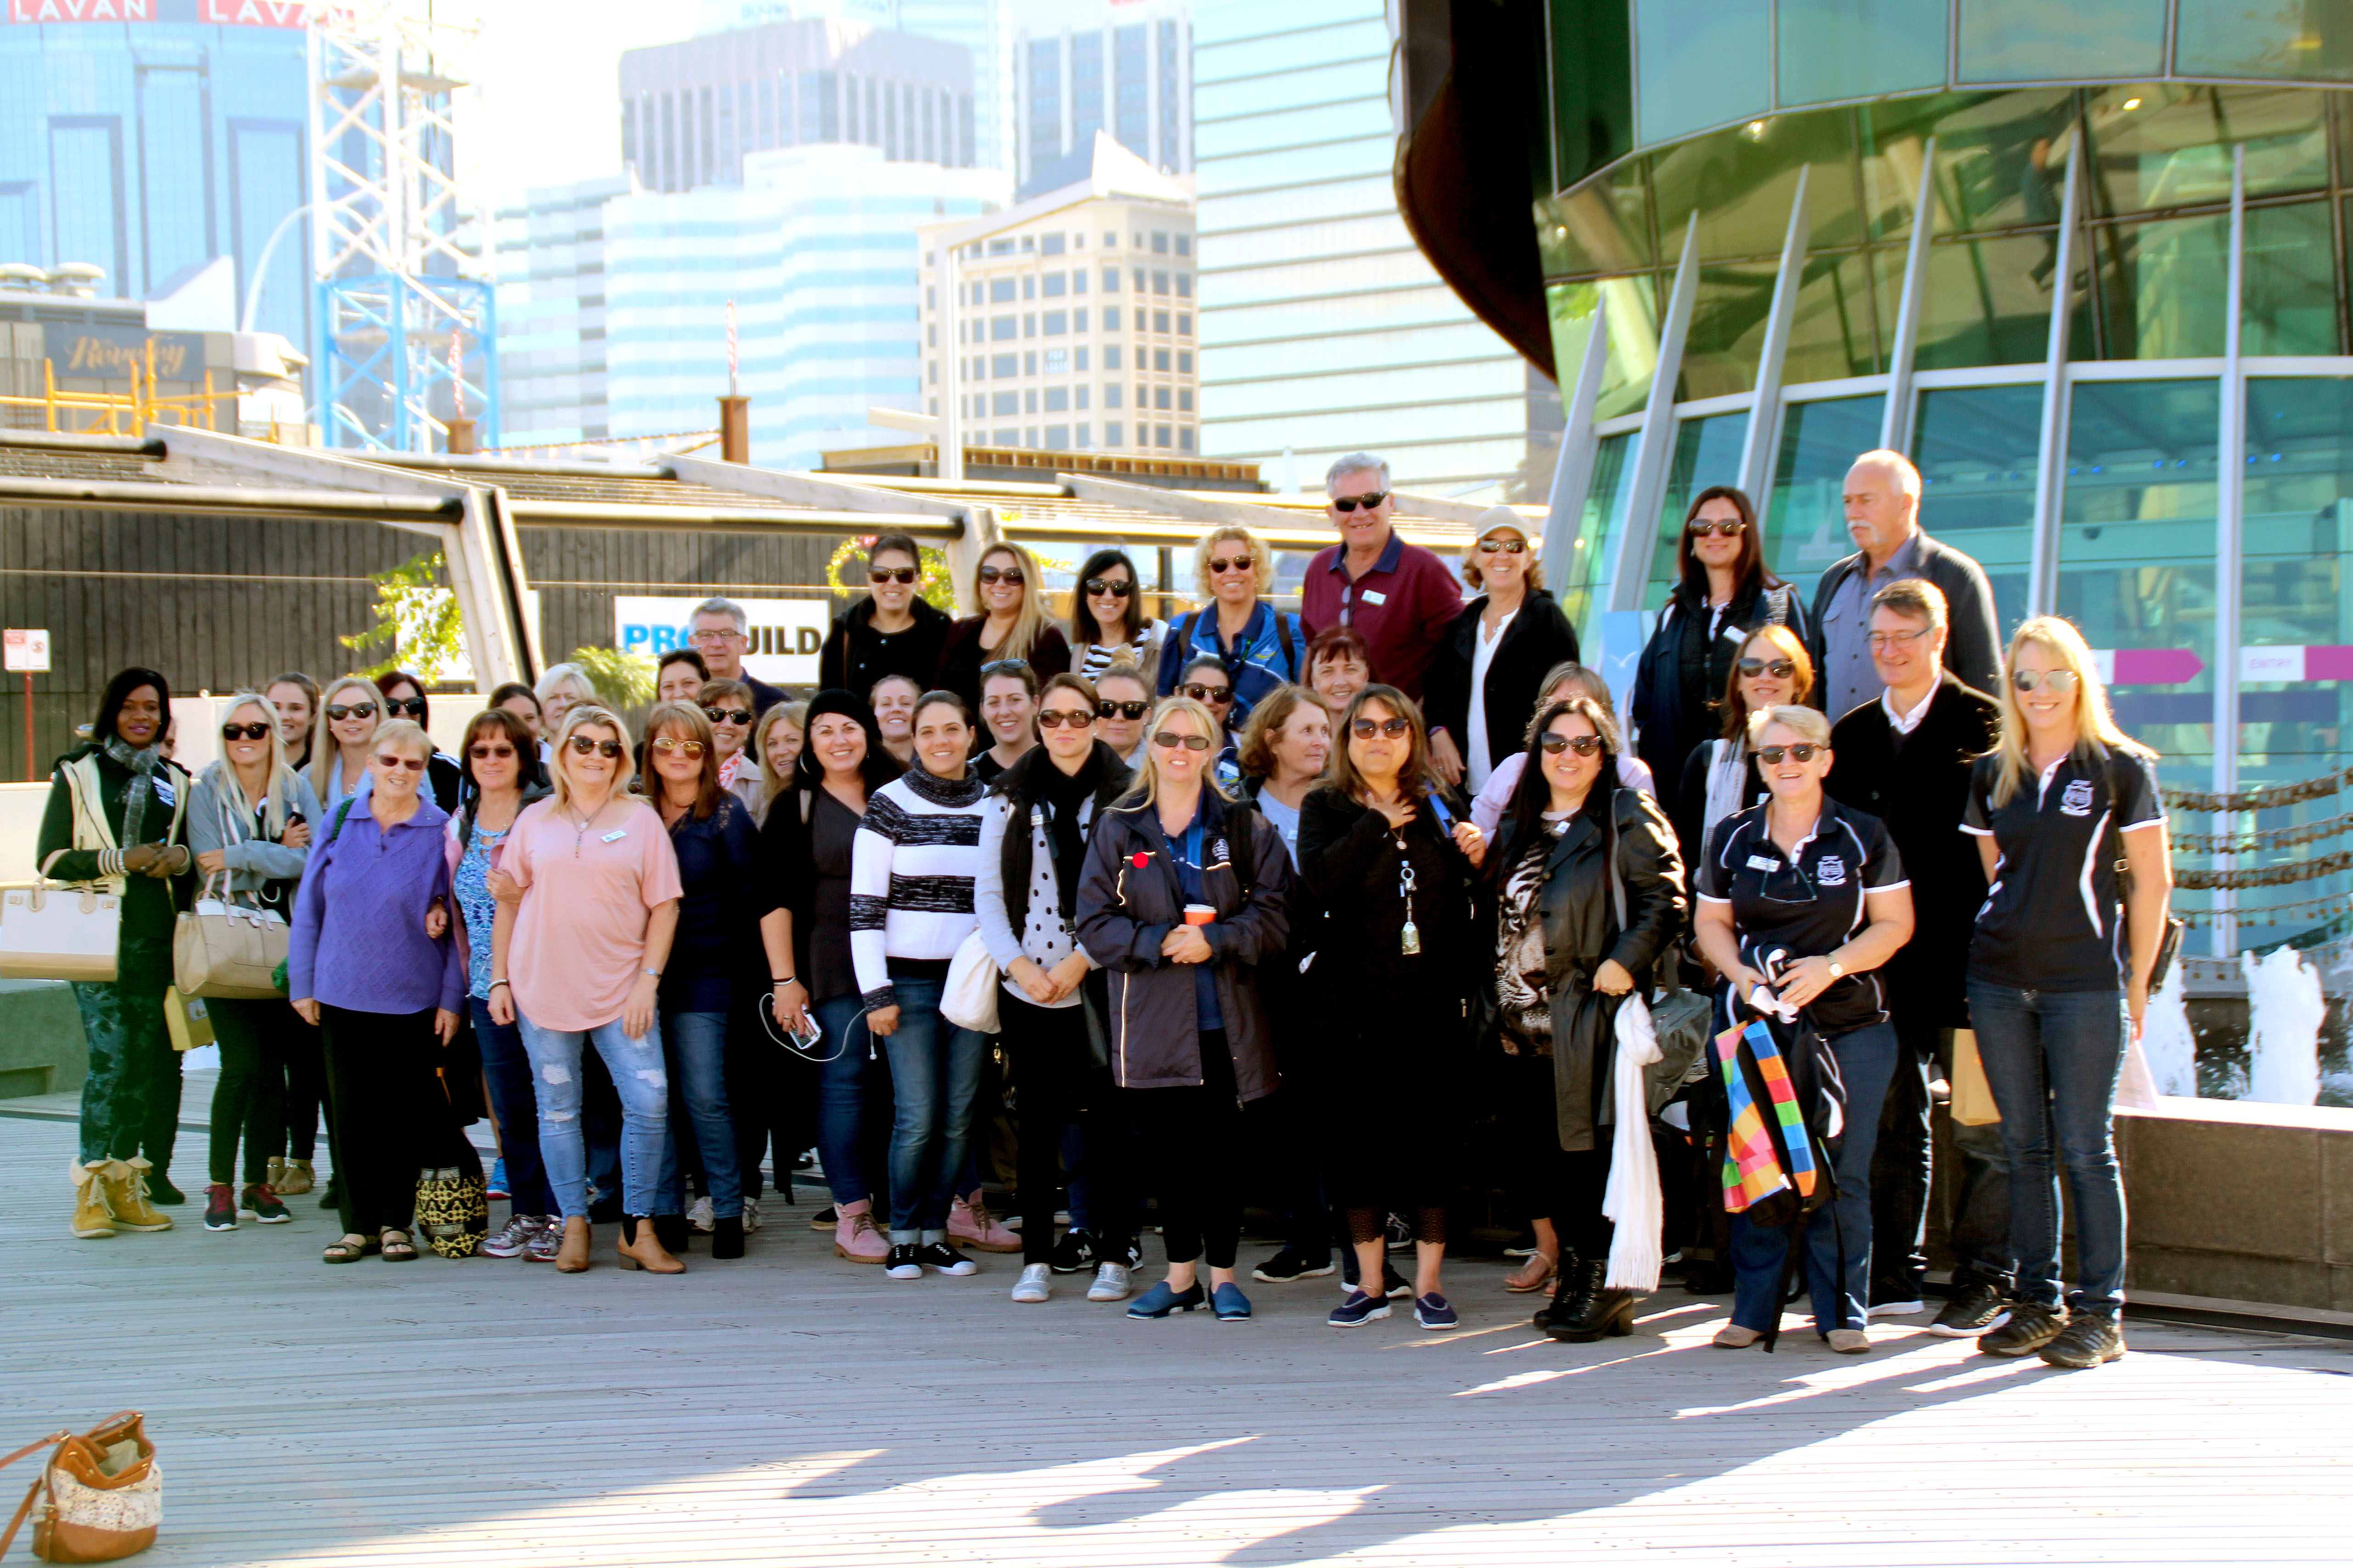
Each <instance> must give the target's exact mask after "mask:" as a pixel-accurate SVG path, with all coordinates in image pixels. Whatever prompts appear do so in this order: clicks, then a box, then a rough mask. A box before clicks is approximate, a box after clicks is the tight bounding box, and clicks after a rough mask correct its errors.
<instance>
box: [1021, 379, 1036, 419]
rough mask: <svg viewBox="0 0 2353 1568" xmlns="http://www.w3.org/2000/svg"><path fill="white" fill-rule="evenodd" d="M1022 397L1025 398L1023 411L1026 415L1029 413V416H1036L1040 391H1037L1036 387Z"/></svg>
mask: <svg viewBox="0 0 2353 1568" xmlns="http://www.w3.org/2000/svg"><path fill="white" fill-rule="evenodd" d="M1023 398H1024V400H1025V407H1024V409H1023V412H1025V413H1029V414H1035V413H1037V412H1038V389H1037V388H1036V387H1034V386H1033V387H1031V388H1030V389H1029V391H1028V392H1027V393H1025V394H1023Z"/></svg>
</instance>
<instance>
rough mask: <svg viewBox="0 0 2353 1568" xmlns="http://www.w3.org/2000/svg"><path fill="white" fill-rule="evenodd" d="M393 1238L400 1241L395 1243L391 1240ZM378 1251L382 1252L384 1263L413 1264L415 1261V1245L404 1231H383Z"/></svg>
mask: <svg viewBox="0 0 2353 1568" xmlns="http://www.w3.org/2000/svg"><path fill="white" fill-rule="evenodd" d="M393 1237H399V1238H400V1239H399V1240H398V1241H395V1240H394V1239H393ZM378 1250H380V1251H381V1252H383V1254H384V1260H385V1262H386V1263H414V1262H416V1261H417V1245H416V1243H415V1242H414V1241H413V1240H412V1239H411V1238H410V1237H409V1234H408V1233H407V1232H406V1231H405V1230H398V1229H393V1230H387V1231H385V1233H384V1236H383V1238H382V1243H381V1246H380V1247H379V1248H378Z"/></svg>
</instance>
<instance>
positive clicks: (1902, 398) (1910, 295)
mask: <svg viewBox="0 0 2353 1568" xmlns="http://www.w3.org/2000/svg"><path fill="white" fill-rule="evenodd" d="M1935 230H1936V138H1935V137H1934V136H1931V137H1929V138H1928V139H1927V140H1926V142H1922V143H1921V144H1920V195H1919V198H1918V199H1917V200H1916V201H1915V202H1914V203H1913V204H1912V242H1911V244H1910V245H1908V246H1906V247H1905V251H1904V293H1903V297H1902V299H1901V300H1900V301H1899V302H1898V303H1897V305H1896V308H1895V342H1894V343H1893V344H1892V345H1891V346H1890V347H1889V349H1888V353H1887V405H1886V407H1885V408H1883V409H1882V410H1881V411H1880V416H1879V445H1880V447H1882V448H1883V449H1884V450H1886V451H1890V452H1906V451H1909V450H1910V448H1911V444H1912V359H1913V355H1914V353H1915V352H1916V351H1917V350H1918V348H1919V346H1920V301H1921V300H1922V299H1923V297H1925V296H1926V293H1927V288H1928V241H1929V240H1930V238H1932V237H1934V233H1935Z"/></svg>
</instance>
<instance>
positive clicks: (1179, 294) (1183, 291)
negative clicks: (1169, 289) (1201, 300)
mask: <svg viewBox="0 0 2353 1568" xmlns="http://www.w3.org/2000/svg"><path fill="white" fill-rule="evenodd" d="M1192 297H1193V275H1192V274H1191V273H1189V272H1179V273H1178V274H1176V298H1178V299H1179V300H1189V299H1191V298H1192Z"/></svg>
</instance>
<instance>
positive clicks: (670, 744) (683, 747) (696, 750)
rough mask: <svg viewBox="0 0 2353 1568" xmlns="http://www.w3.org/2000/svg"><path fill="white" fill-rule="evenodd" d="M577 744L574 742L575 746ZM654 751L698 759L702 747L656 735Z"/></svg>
mask: <svg viewBox="0 0 2353 1568" xmlns="http://www.w3.org/2000/svg"><path fill="white" fill-rule="evenodd" d="M578 743H579V742H574V744H575V745H577V744H578ZM654 750H655V751H657V752H678V753H679V754H680V755H681V756H687V757H699V756H701V755H702V752H703V745H702V742H700V741H681V740H680V739H678V738H677V737H676V736H674V735H657V736H655V737H654Z"/></svg>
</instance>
